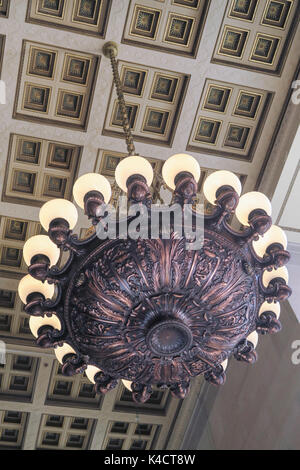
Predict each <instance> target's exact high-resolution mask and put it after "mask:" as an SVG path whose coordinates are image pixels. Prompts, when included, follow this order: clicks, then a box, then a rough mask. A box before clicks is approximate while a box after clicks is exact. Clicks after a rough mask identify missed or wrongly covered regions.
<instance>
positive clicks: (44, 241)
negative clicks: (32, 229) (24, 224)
mask: <svg viewBox="0 0 300 470" xmlns="http://www.w3.org/2000/svg"><path fill="white" fill-rule="evenodd" d="M35 255H46V256H48V258H49V260H50V265H51V266H52V265H53V264H56V263H57V261H58V259H59V255H60V249H59V248H57V246H56V245H55V244H54V243H53V242H52V241H51V240H50V238H49V237H47V235H36V236H35V237H31V238H29V239H28V240H27V242H26V243H25V245H24V247H23V257H24V260H25V263H26V264H27V266H29V265H30V264H31V259H32V257H33V256H35Z"/></svg>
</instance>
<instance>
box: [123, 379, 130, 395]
mask: <svg viewBox="0 0 300 470" xmlns="http://www.w3.org/2000/svg"><path fill="white" fill-rule="evenodd" d="M122 384H123V385H124V387H125V388H127V390H129V391H130V392H132V390H131V384H132V382H131V381H130V380H125V379H122Z"/></svg>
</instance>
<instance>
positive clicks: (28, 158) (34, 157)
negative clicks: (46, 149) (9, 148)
mask: <svg viewBox="0 0 300 470" xmlns="http://www.w3.org/2000/svg"><path fill="white" fill-rule="evenodd" d="M40 150H41V142H40V141H32V140H30V139H24V138H19V139H18V147H17V152H16V157H15V159H16V161H17V162H24V163H32V164H34V165H37V164H38V163H39V157H40Z"/></svg>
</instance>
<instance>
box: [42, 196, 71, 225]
mask: <svg viewBox="0 0 300 470" xmlns="http://www.w3.org/2000/svg"><path fill="white" fill-rule="evenodd" d="M39 217H40V222H41V224H42V226H43V228H44V229H45V230H46V231H47V232H48V230H49V225H50V223H51V222H52V220H54V219H65V220H67V222H69V225H70V229H71V230H72V229H73V228H74V227H75V225H76V223H77V219H78V213H77V209H76V207H75V206H74V204H72V202H70V201H67V200H66V199H52V200H51V201H48V202H46V203H45V204H44V205H43V206H42V207H41V210H40V215H39Z"/></svg>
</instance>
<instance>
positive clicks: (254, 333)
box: [247, 331, 258, 349]
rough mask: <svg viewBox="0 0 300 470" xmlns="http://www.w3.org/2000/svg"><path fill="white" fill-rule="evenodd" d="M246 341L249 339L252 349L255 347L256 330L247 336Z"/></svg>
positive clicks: (256, 339)
mask: <svg viewBox="0 0 300 470" xmlns="http://www.w3.org/2000/svg"><path fill="white" fill-rule="evenodd" d="M247 341H250V342H251V343H252V344H253V346H254V349H255V348H256V346H257V343H258V334H257V332H256V331H253V332H252V333H251V334H250V335H249V336H248V337H247Z"/></svg>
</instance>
